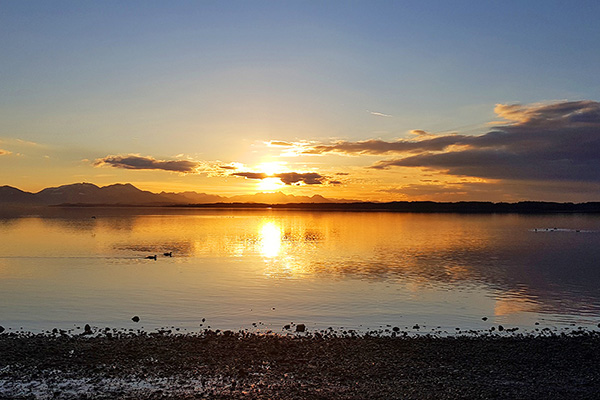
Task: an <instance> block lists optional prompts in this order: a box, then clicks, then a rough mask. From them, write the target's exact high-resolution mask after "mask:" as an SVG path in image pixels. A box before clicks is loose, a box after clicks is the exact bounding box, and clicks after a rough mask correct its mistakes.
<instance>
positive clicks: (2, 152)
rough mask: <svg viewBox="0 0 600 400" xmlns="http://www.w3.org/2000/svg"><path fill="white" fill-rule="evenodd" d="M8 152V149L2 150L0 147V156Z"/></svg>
mask: <svg viewBox="0 0 600 400" xmlns="http://www.w3.org/2000/svg"><path fill="white" fill-rule="evenodd" d="M9 154H11V152H10V151H8V150H3V149H0V156H7V155H9Z"/></svg>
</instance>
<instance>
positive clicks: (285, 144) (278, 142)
mask: <svg viewBox="0 0 600 400" xmlns="http://www.w3.org/2000/svg"><path fill="white" fill-rule="evenodd" d="M267 145H269V146H272V147H292V146H294V143H290V142H284V141H281V140H271V141H270V142H268V143H267Z"/></svg>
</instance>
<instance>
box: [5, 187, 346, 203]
mask: <svg viewBox="0 0 600 400" xmlns="http://www.w3.org/2000/svg"><path fill="white" fill-rule="evenodd" d="M332 202H347V200H331V199H326V198H325V197H323V196H320V195H314V196H311V197H309V196H294V195H286V194H284V193H281V192H277V193H256V194H252V195H240V196H233V197H224V196H219V195H214V194H207V193H196V192H190V191H188V192H181V193H173V192H164V191H163V192H161V193H152V192H149V191H144V190H140V189H138V188H136V187H135V186H133V185H132V184H130V183H126V184H120V183H118V184H114V185H109V186H104V187H99V186H96V185H94V184H92V183H85V182H84V183H74V184H70V185H62V186H58V187H50V188H46V189H43V190H41V191H39V192H37V193H29V192H24V191H22V190H20V189H17V188H14V187H11V186H2V187H0V203H4V204H7V203H10V204H20V205H61V204H62V205H64V204H70V205H75V204H85V205H91V204H96V205H119V204H120V205H188V204H210V203H264V204H287V203H332Z"/></svg>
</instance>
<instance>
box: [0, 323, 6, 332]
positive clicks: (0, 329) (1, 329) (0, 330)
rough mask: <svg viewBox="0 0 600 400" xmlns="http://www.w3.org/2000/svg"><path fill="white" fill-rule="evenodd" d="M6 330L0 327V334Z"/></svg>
mask: <svg viewBox="0 0 600 400" xmlns="http://www.w3.org/2000/svg"><path fill="white" fill-rule="evenodd" d="M5 330H6V329H4V327H3V326H2V325H0V333H2V332H4V331H5Z"/></svg>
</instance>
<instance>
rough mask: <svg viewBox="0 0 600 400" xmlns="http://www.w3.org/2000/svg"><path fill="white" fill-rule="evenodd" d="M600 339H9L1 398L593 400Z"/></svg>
mask: <svg viewBox="0 0 600 400" xmlns="http://www.w3.org/2000/svg"><path fill="white" fill-rule="evenodd" d="M599 360H600V333H598V332H574V333H570V334H568V335H564V334H563V335H554V334H552V335H548V336H536V337H534V336H520V335H480V336H476V337H467V336H459V337H446V338H433V337H395V338H394V337H389V336H388V337H373V336H361V337H357V336H355V337H352V336H347V335H346V336H339V335H333V334H331V335H327V336H324V335H321V334H319V333H317V334H297V335H284V336H282V335H274V334H270V335H259V334H249V333H244V332H242V333H233V332H220V333H215V332H212V331H208V332H204V333H202V334H198V335H189V334H188V335H170V334H159V333H154V334H147V333H142V334H139V333H136V334H132V333H118V334H110V335H108V336H107V335H105V334H97V335H79V336H66V335H62V336H61V335H33V334H14V333H12V334H6V333H4V334H2V335H0V398H39V399H51V398H58V399H71V398H110V399H112V398H120V399H140V398H142V399H143V398H147V399H150V398H151V399H160V398H184V399H188V398H189V399H192V398H211V399H242V398H243V399H271V398H276V399H309V398H310V399H366V398H369V399H394V398H402V399H456V398H469V399H506V398H511V399H534V398H535V399H540V398H552V399H573V398H577V399H592V398H598V396H599V393H600V362H599Z"/></svg>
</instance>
